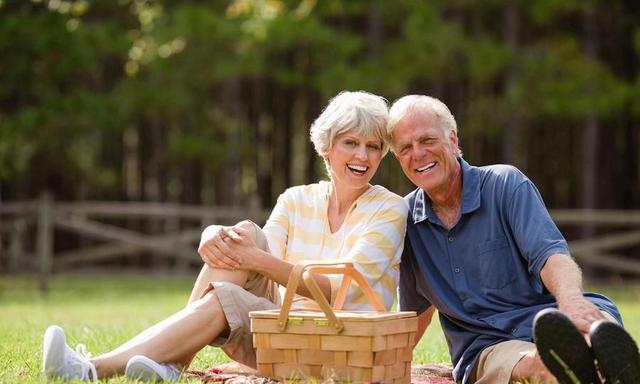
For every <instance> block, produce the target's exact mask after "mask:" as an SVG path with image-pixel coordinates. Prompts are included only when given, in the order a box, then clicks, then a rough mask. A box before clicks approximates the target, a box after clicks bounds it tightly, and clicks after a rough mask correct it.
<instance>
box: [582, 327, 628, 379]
mask: <svg viewBox="0 0 640 384" xmlns="http://www.w3.org/2000/svg"><path fill="white" fill-rule="evenodd" d="M589 335H590V337H591V349H592V350H593V354H594V356H595V358H596V360H597V361H598V368H599V369H600V372H601V373H602V375H603V376H604V377H605V378H606V382H607V383H611V384H637V383H640V353H639V352H638V346H637V345H636V343H635V342H634V341H633V339H632V338H631V336H630V335H629V334H628V333H627V331H625V330H624V329H623V328H622V327H621V326H620V325H618V324H616V323H614V322H612V321H607V320H600V321H596V322H595V323H593V324H591V328H590V329H589Z"/></svg>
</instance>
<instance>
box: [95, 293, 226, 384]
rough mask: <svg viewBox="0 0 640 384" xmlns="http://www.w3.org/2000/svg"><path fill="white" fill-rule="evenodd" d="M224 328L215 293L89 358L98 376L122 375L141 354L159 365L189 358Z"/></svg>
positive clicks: (222, 314)
mask: <svg viewBox="0 0 640 384" xmlns="http://www.w3.org/2000/svg"><path fill="white" fill-rule="evenodd" d="M226 327H228V324H227V320H226V318H225V316H224V312H223V311H222V306H221V305H220V302H219V300H218V296H217V295H216V294H215V292H209V293H207V294H205V295H204V296H203V297H202V298H201V299H199V300H197V301H195V302H193V303H192V304H190V305H189V306H187V307H186V308H184V309H182V310H181V311H180V312H178V313H176V314H174V315H173V316H171V317H169V318H167V319H165V320H163V321H162V322H160V323H158V324H156V325H154V326H153V327H151V328H149V329H147V330H146V331H144V332H142V333H141V334H140V335H138V336H136V337H135V338H133V339H131V340H130V341H128V342H127V343H125V344H123V345H122V346H120V347H118V348H116V349H115V350H113V351H111V352H108V353H106V354H103V355H100V356H97V357H95V358H92V359H91V362H92V363H93V364H94V365H95V367H96V370H97V371H98V377H100V378H102V377H109V376H113V375H117V374H122V373H123V372H124V369H125V367H126V365H127V362H128V361H129V359H130V358H132V357H133V356H135V355H144V356H147V357H149V358H150V359H152V360H154V361H157V362H159V363H175V362H179V361H182V360H184V359H186V358H190V357H191V356H193V355H195V353H197V352H198V351H200V350H201V349H202V348H204V347H205V346H207V345H208V344H209V343H211V342H212V341H213V340H214V339H215V338H216V337H217V336H218V335H219V334H220V333H222V332H223V331H224V329H225V328H226Z"/></svg>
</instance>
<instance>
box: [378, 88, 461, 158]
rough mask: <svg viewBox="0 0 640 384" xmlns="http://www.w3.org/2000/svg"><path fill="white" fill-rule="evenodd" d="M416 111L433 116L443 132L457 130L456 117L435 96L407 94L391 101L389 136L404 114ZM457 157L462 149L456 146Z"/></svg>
mask: <svg viewBox="0 0 640 384" xmlns="http://www.w3.org/2000/svg"><path fill="white" fill-rule="evenodd" d="M413 113H418V114H424V115H427V116H435V117H436V118H437V119H438V122H439V123H440V127H441V128H442V129H443V130H444V133H445V134H448V133H449V132H451V131H456V133H457V132H458V126H457V124H456V119H455V117H453V114H452V113H451V111H450V110H449V107H447V106H446V104H445V103H443V102H442V101H440V100H438V99H436V98H435V97H431V96H425V95H407V96H403V97H401V98H399V99H398V100H396V101H394V102H393V105H392V106H391V109H390V110H389V121H388V123H387V134H388V135H389V136H390V137H391V136H392V135H393V130H394V129H395V127H396V125H397V124H398V123H399V122H400V120H402V119H404V118H405V117H406V116H408V115H410V114H413ZM457 155H458V157H462V151H461V150H460V148H458V153H457Z"/></svg>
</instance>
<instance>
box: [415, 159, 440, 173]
mask: <svg viewBox="0 0 640 384" xmlns="http://www.w3.org/2000/svg"><path fill="white" fill-rule="evenodd" d="M435 166H436V162H435V161H433V162H431V163H429V164H427V165H425V166H424V167H420V168H418V169H416V171H418V172H424V171H426V170H427V169H431V168H433V167H435Z"/></svg>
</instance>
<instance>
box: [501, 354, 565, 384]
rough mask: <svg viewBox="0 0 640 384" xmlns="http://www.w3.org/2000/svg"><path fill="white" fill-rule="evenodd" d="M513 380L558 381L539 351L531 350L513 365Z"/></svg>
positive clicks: (542, 383)
mask: <svg viewBox="0 0 640 384" xmlns="http://www.w3.org/2000/svg"><path fill="white" fill-rule="evenodd" d="M511 379H512V380H521V381H524V380H529V381H532V380H533V382H535V383H540V384H544V383H549V384H551V383H557V380H556V379H555V377H553V375H552V374H551V373H550V372H549V370H548V369H547V367H545V365H544V363H543V362H542V359H540V355H538V352H537V351H531V352H530V353H527V354H526V355H525V356H524V357H523V358H522V359H520V361H519V362H518V363H517V364H516V365H515V367H513V371H512V372H511Z"/></svg>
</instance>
